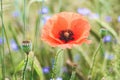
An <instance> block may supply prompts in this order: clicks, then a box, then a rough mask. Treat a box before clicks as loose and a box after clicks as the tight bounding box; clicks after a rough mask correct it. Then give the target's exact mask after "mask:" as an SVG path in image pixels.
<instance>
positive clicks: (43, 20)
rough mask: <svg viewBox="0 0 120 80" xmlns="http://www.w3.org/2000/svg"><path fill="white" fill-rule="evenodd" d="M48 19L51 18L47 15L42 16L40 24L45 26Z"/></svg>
mask: <svg viewBox="0 0 120 80" xmlns="http://www.w3.org/2000/svg"><path fill="white" fill-rule="evenodd" d="M50 17H51V16H48V15H46V16H43V18H42V23H43V24H45V23H46V21H47V20H48V19H49V18H50Z"/></svg>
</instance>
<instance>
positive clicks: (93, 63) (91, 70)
mask: <svg viewBox="0 0 120 80" xmlns="http://www.w3.org/2000/svg"><path fill="white" fill-rule="evenodd" d="M101 47H102V41H100V44H99V46H98V48H97V49H96V51H95V52H94V55H93V61H92V66H91V68H90V71H89V75H88V80H92V72H93V68H94V65H95V59H96V56H97V54H98V51H99V50H100V49H101Z"/></svg>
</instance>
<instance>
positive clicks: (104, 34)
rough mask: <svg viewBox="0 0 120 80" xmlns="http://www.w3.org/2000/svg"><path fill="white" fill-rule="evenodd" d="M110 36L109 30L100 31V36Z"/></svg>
mask: <svg viewBox="0 0 120 80" xmlns="http://www.w3.org/2000/svg"><path fill="white" fill-rule="evenodd" d="M107 34H108V30H107V29H104V28H103V29H100V35H101V37H102V38H103V37H104V36H106V35H107Z"/></svg>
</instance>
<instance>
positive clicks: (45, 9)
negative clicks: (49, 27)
mask: <svg viewBox="0 0 120 80" xmlns="http://www.w3.org/2000/svg"><path fill="white" fill-rule="evenodd" d="M48 12H49V9H48V7H42V9H41V10H39V11H38V13H39V14H47V13H48Z"/></svg>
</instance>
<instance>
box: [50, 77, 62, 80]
mask: <svg viewBox="0 0 120 80" xmlns="http://www.w3.org/2000/svg"><path fill="white" fill-rule="evenodd" d="M50 80H63V79H62V78H61V77H57V78H56V79H50Z"/></svg>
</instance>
